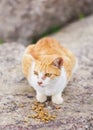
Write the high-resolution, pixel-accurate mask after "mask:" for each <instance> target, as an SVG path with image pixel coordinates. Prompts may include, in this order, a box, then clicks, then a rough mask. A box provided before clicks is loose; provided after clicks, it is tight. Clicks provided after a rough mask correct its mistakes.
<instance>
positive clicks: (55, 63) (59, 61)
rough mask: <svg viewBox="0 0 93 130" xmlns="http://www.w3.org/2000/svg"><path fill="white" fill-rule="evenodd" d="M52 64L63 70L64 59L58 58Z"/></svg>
mask: <svg viewBox="0 0 93 130" xmlns="http://www.w3.org/2000/svg"><path fill="white" fill-rule="evenodd" d="M52 64H53V65H54V66H56V67H58V68H59V69H61V66H62V65H63V59H62V58H61V57H58V58H56V59H55V60H54V61H53V62H52Z"/></svg>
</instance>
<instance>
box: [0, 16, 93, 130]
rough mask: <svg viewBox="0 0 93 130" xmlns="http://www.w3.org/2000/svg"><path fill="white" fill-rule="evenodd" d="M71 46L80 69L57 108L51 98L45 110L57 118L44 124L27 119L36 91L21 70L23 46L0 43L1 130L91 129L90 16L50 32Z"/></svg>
mask: <svg viewBox="0 0 93 130" xmlns="http://www.w3.org/2000/svg"><path fill="white" fill-rule="evenodd" d="M52 37H54V38H56V39H58V40H59V41H60V42H61V43H63V44H64V46H66V47H68V48H70V49H71V50H72V51H73V52H74V53H75V55H76V56H77V58H78V61H79V68H78V70H77V73H76V74H75V75H74V77H73V78H72V80H71V81H70V82H69V83H68V85H67V88H66V89H65V91H64V93H63V98H64V103H63V104H62V105H59V106H60V109H56V105H55V104H52V103H51V102H50V101H47V102H46V103H45V107H46V109H47V110H48V111H49V112H50V113H53V114H56V115H57V117H56V119H55V120H54V121H49V122H48V123H43V122H40V121H36V120H34V119H32V118H28V117H29V115H31V114H32V113H33V111H32V110H31V106H32V105H33V102H34V101H35V92H34V90H33V89H32V88H30V87H29V85H28V83H27V81H26V79H25V78H24V76H23V74H22V72H21V58H22V54H23V51H24V49H25V47H24V46H23V45H20V44H17V43H11V44H10V43H6V44H3V45H0V130H93V55H92V54H93V16H90V17H88V18H85V19H83V20H81V21H78V22H75V23H73V24H70V25H68V26H67V27H65V28H63V29H62V30H60V31H59V32H58V33H56V34H54V35H52Z"/></svg>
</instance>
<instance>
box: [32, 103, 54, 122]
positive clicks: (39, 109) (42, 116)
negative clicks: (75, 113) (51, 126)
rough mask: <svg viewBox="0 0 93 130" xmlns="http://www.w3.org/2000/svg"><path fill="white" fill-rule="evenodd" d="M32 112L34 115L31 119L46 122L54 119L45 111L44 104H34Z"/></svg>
mask: <svg viewBox="0 0 93 130" xmlns="http://www.w3.org/2000/svg"><path fill="white" fill-rule="evenodd" d="M32 110H33V111H34V113H35V114H34V115H32V116H31V117H32V118H33V119H39V120H40V121H43V122H48V121H51V120H54V119H55V118H56V116H55V115H51V114H50V113H49V112H48V111H47V110H45V108H44V104H41V103H39V102H34V104H33V106H32Z"/></svg>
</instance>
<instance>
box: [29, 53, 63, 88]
mask: <svg viewBox="0 0 93 130" xmlns="http://www.w3.org/2000/svg"><path fill="white" fill-rule="evenodd" d="M62 65H63V60H62V58H61V57H58V56H55V55H53V56H49V55H48V56H41V57H39V60H34V65H33V67H32V69H31V79H32V80H33V82H34V86H40V87H46V86H48V85H49V84H52V83H55V81H56V80H58V78H59V76H60V75H61V68H62Z"/></svg>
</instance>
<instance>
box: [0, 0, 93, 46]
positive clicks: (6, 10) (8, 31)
mask: <svg viewBox="0 0 93 130" xmlns="http://www.w3.org/2000/svg"><path fill="white" fill-rule="evenodd" d="M90 13H93V0H24V1H22V0H0V39H2V40H4V41H6V42H10V41H17V42H21V43H24V44H26V43H29V42H31V41H32V39H33V38H35V37H37V36H39V35H41V34H42V33H44V32H45V31H47V30H49V29H50V28H51V27H55V26H60V25H61V26H62V25H64V24H65V23H66V22H69V21H71V20H73V19H74V18H79V17H82V15H83V14H84V15H88V14H90Z"/></svg>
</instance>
